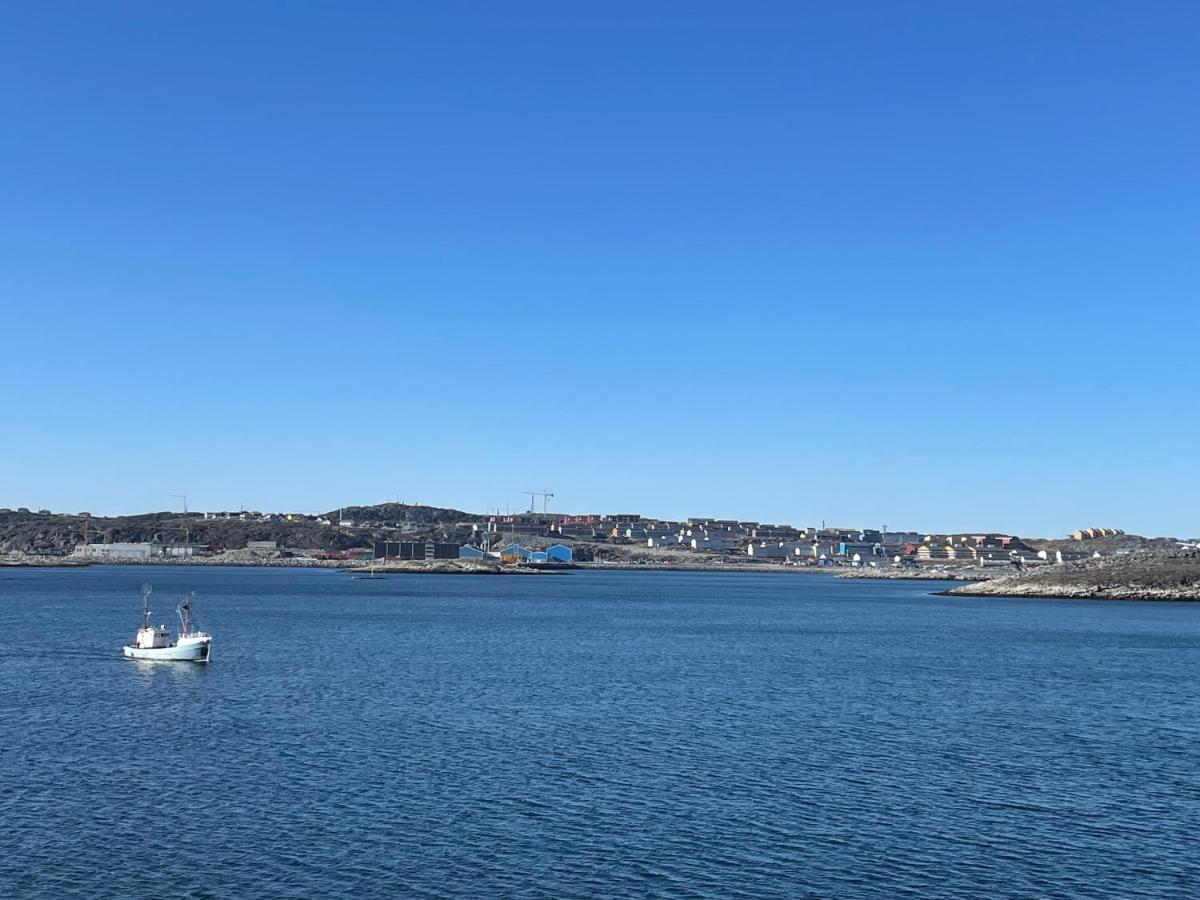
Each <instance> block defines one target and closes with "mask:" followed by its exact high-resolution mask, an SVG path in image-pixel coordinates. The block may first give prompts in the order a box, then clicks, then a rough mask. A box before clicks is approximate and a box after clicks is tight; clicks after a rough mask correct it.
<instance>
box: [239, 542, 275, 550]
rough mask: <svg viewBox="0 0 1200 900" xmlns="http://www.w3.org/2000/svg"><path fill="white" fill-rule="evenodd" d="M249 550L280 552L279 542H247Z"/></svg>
mask: <svg viewBox="0 0 1200 900" xmlns="http://www.w3.org/2000/svg"><path fill="white" fill-rule="evenodd" d="M246 549H247V550H278V549H279V541H246Z"/></svg>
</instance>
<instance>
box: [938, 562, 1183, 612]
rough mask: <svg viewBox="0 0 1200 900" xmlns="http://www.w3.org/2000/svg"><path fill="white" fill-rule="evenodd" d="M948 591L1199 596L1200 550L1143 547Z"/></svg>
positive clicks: (1046, 595)
mask: <svg viewBox="0 0 1200 900" xmlns="http://www.w3.org/2000/svg"><path fill="white" fill-rule="evenodd" d="M945 593H946V594H947V595H949V596H957V597H1029V598H1035V597H1036V598H1060V599H1074V600H1171V601H1190V600H1200V551H1197V550H1173V551H1165V552H1163V551H1143V552H1138V553H1129V554H1126V555H1123V556H1113V557H1109V558H1105V559H1089V560H1084V561H1081V562H1077V563H1068V564H1066V565H1059V566H1046V567H1044V568H1040V569H1034V570H1031V571H1029V572H1021V573H1018V574H1014V575H1005V576H1003V577H1000V578H994V579H991V580H990V581H983V582H975V583H973V584H967V585H962V586H960V587H955V588H951V589H950V590H948V591H946V592H945Z"/></svg>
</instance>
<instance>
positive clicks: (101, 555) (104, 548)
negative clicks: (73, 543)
mask: <svg viewBox="0 0 1200 900" xmlns="http://www.w3.org/2000/svg"><path fill="white" fill-rule="evenodd" d="M71 555H72V556H78V557H82V558H84V559H114V560H116V559H119V560H122V561H127V562H141V561H144V560H148V559H150V557H151V556H154V555H155V553H154V545H153V544H150V543H148V542H144V543H120V542H119V543H115V544H85V545H82V546H79V547H76V548H75V550H74V552H73V553H72V554H71Z"/></svg>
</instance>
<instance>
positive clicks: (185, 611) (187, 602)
mask: <svg viewBox="0 0 1200 900" xmlns="http://www.w3.org/2000/svg"><path fill="white" fill-rule="evenodd" d="M179 618H180V620H182V622H183V633H184V634H188V633H190V632H191V630H192V592H191V591H187V592H186V593H185V594H184V595H183V603H182V604H180V606H179Z"/></svg>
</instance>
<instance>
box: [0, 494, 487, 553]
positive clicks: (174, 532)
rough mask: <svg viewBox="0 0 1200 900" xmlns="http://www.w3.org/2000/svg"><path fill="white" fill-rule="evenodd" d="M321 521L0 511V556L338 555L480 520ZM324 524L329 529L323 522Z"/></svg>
mask: <svg viewBox="0 0 1200 900" xmlns="http://www.w3.org/2000/svg"><path fill="white" fill-rule="evenodd" d="M341 513H342V517H343V519H347V520H350V521H352V522H354V525H353V526H352V527H339V526H338V524H337V523H338V511H337V510H334V511H333V512H332V513H329V514H326V515H324V516H321V517H313V518H304V517H296V518H293V519H291V520H289V519H288V518H287V517H286V516H282V515H270V514H268V515H262V514H258V513H246V514H244V518H243V517H242V516H243V514H241V513H230V514H229V517H228V518H225V517H223V516H219V517H216V518H212V517H210V518H207V519H206V518H205V517H204V515H203V514H202V513H191V514H187V515H185V514H182V513H172V512H153V513H143V514H141V515H135V516H87V515H66V514H60V513H51V512H47V511H45V510H43V511H40V512H31V511H29V510H9V509H5V510H0V552H17V553H44V554H64V553H69V552H70V551H71V550H72V549H74V548H75V547H76V546H78V545H79V544H82V543H83V542H84V534H85V530H86V533H87V540H88V541H89V542H90V543H93V544H97V543H113V542H117V541H149V542H151V543H158V544H179V543H184V542H190V543H194V544H205V545H208V546H210V547H212V548H213V549H214V550H226V549H230V550H237V549H241V548H243V547H245V546H246V544H247V542H248V541H278V542H279V543H280V544H281V545H282V546H286V547H291V548H296V549H306V550H314V549H315V550H326V551H338V550H348V549H350V548H353V547H366V546H370V544H371V542H372V541H375V540H385V539H386V540H426V539H433V540H439V541H442V540H444V541H456V540H461V541H466V540H467V539H468V538H469V537H470V536H471V524H472V523H473V522H478V521H482V518H481V517H480V516H475V515H472V514H470V513H464V512H462V511H460V510H456V509H443V508H440V507H434V506H412V505H407V504H399V503H382V504H379V505H377V506H353V507H350V506H348V507H344V508H343V509H342V510H341ZM321 519H324V520H325V521H326V522H328V523H329V524H324V523H323V522H322V521H320V520H321Z"/></svg>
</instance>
